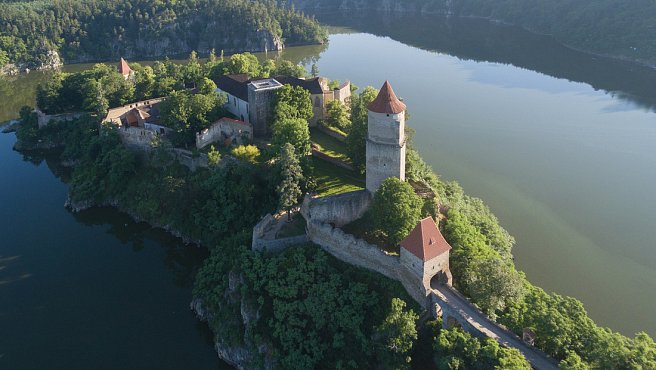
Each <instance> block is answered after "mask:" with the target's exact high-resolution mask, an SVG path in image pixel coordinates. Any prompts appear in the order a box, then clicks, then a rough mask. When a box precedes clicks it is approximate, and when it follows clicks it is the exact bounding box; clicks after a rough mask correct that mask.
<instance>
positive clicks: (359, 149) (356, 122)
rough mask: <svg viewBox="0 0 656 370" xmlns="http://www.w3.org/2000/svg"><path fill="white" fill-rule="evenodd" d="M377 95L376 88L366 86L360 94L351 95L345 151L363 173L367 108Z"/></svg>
mask: <svg viewBox="0 0 656 370" xmlns="http://www.w3.org/2000/svg"><path fill="white" fill-rule="evenodd" d="M376 96H378V90H376V89H374V88H373V87H370V86H369V87H366V88H365V89H364V91H362V93H360V94H353V95H352V96H351V130H350V131H349V134H348V136H347V137H346V151H347V153H348V156H349V158H351V162H352V163H353V165H354V166H355V167H356V168H357V169H358V170H359V171H360V172H361V173H364V170H365V165H366V158H367V156H366V151H367V150H366V148H367V145H366V140H367V133H368V127H367V125H368V123H369V122H368V109H367V107H368V106H369V103H371V102H372V101H373V100H374V99H376Z"/></svg>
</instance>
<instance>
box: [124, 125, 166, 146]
mask: <svg viewBox="0 0 656 370" xmlns="http://www.w3.org/2000/svg"><path fill="white" fill-rule="evenodd" d="M118 134H119V136H120V137H121V141H123V144H125V145H126V146H129V147H132V148H137V149H141V150H150V148H151V143H152V141H153V139H155V137H156V136H157V133H156V132H155V131H153V130H149V129H146V128H142V127H132V126H127V127H122V128H119V129H118Z"/></svg>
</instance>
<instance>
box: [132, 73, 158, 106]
mask: <svg viewBox="0 0 656 370" xmlns="http://www.w3.org/2000/svg"><path fill="white" fill-rule="evenodd" d="M154 93H155V71H153V68H152V67H150V66H146V67H144V68H143V69H141V70H139V71H137V72H136V74H135V96H136V97H137V99H139V100H145V99H149V98H152V97H154Z"/></svg>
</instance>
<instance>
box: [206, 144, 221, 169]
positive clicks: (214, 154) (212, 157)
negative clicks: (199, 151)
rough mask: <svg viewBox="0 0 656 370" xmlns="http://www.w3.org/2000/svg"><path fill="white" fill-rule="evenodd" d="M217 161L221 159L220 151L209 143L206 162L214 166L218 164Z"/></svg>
mask: <svg viewBox="0 0 656 370" xmlns="http://www.w3.org/2000/svg"><path fill="white" fill-rule="evenodd" d="M219 161H221V153H219V151H218V150H216V148H215V147H214V145H211V146H210V151H209V152H207V162H208V164H209V165H210V166H211V167H216V166H218V165H219Z"/></svg>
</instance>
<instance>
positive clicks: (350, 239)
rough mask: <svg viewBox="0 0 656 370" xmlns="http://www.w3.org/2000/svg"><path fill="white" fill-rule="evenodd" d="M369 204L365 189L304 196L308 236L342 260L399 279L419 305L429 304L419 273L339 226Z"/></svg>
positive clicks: (352, 219)
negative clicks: (314, 197)
mask: <svg viewBox="0 0 656 370" xmlns="http://www.w3.org/2000/svg"><path fill="white" fill-rule="evenodd" d="M370 204H371V195H370V194H369V193H368V192H367V191H366V190H362V191H356V192H351V193H346V194H341V195H334V196H330V197H324V198H317V199H313V198H311V197H310V196H306V197H305V199H304V201H303V205H302V206H301V214H303V216H304V217H305V219H306V220H307V235H308V237H309V239H310V240H311V241H312V242H313V243H315V244H318V245H319V246H321V248H322V249H323V250H325V251H326V252H328V253H330V254H331V255H333V256H334V257H335V258H337V259H339V260H341V261H344V262H346V263H349V264H353V265H356V266H359V267H363V268H366V269H368V270H371V271H375V272H377V273H379V274H382V275H385V276H386V277H388V278H390V279H394V280H397V281H399V282H401V284H402V285H403V287H404V288H405V290H406V291H407V292H408V294H409V295H410V296H411V297H412V298H413V299H414V300H415V301H417V303H419V305H421V307H424V308H428V307H429V304H430V301H429V300H428V299H427V293H428V292H427V291H426V289H424V286H423V284H422V281H421V277H419V276H417V275H416V274H415V273H413V272H412V271H410V270H408V269H407V268H406V267H405V266H403V265H402V264H401V263H400V261H399V257H398V256H395V255H391V254H388V253H386V252H384V251H382V250H381V249H380V248H378V247H377V246H374V245H371V244H369V243H367V242H366V241H364V240H362V239H358V238H356V237H355V236H353V235H350V234H347V233H345V232H344V231H343V230H342V229H340V228H339V227H340V226H343V225H345V224H347V223H349V222H351V221H354V220H356V219H358V218H360V217H362V215H363V214H364V212H366V210H367V209H368V208H369V205H370Z"/></svg>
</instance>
